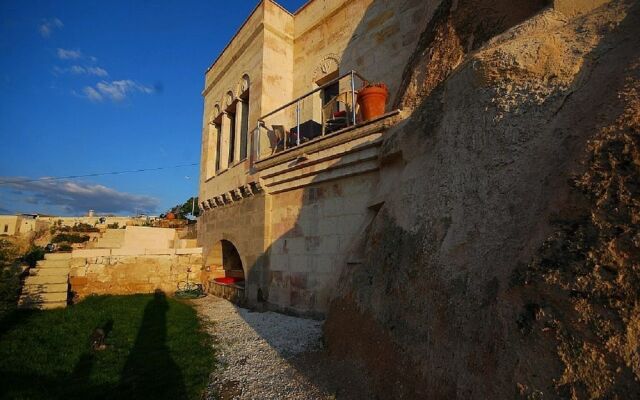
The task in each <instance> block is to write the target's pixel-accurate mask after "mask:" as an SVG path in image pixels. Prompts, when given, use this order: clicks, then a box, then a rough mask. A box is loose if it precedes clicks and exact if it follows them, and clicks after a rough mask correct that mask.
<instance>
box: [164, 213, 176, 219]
mask: <svg viewBox="0 0 640 400" xmlns="http://www.w3.org/2000/svg"><path fill="white" fill-rule="evenodd" d="M165 218H166V219H176V215H175V214H174V213H172V212H170V213H168V214H167V215H166V216H165Z"/></svg>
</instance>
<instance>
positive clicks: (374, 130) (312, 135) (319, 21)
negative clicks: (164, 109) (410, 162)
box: [198, 0, 439, 316]
mask: <svg viewBox="0 0 640 400" xmlns="http://www.w3.org/2000/svg"><path fill="white" fill-rule="evenodd" d="M438 3H439V2H438V1H419V0H407V1H392V0H311V1H309V2H308V3H306V4H305V5H304V6H303V7H302V8H300V9H299V10H297V11H296V12H295V13H292V12H290V11H288V10H286V9H284V8H283V7H282V6H280V5H278V4H277V3H276V2H274V1H272V0H263V1H261V2H260V3H259V4H258V5H257V6H256V8H255V9H254V10H253V12H252V13H251V15H250V16H249V17H248V18H247V20H246V21H245V22H244V24H243V25H242V26H241V27H240V29H239V30H238V32H237V33H236V34H235V36H234V37H233V39H232V40H231V42H230V43H229V44H228V45H227V47H226V48H225V49H224V50H223V52H222V53H221V54H220V55H219V56H218V57H217V59H216V60H215V61H214V63H213V64H212V65H211V67H210V68H209V69H208V70H207V71H206V73H205V85H204V90H203V92H202V96H203V98H204V118H203V131H202V155H201V170H200V193H199V195H200V197H199V198H200V199H201V203H200V208H201V210H202V214H201V217H200V218H199V233H198V241H199V244H200V245H201V246H202V247H203V248H204V264H205V269H206V270H207V271H211V274H212V276H213V277H223V276H226V277H228V278H235V279H244V282H241V283H239V284H235V285H231V286H226V287H224V288H221V290H220V293H225V294H226V295H228V296H232V297H233V298H236V299H241V300H243V301H244V302H246V303H248V304H249V305H258V304H259V303H262V305H263V306H265V307H267V308H270V309H274V310H279V311H284V312H291V313H296V314H302V315H309V316H322V315H324V314H325V312H326V311H327V308H328V302H329V299H330V297H331V294H332V291H334V289H335V287H336V285H337V283H338V278H339V276H340V272H341V270H342V269H343V268H348V267H349V265H352V264H354V263H358V262H359V259H358V249H357V248H356V247H354V246H355V239H357V238H359V237H362V235H364V234H365V232H366V229H367V227H368V225H369V223H370V221H371V220H372V218H373V216H374V215H375V213H376V210H377V209H378V208H379V206H380V201H379V200H378V199H381V198H383V197H384V194H385V190H386V188H385V187H383V186H384V185H380V184H379V181H381V179H380V178H381V174H384V173H387V172H381V161H380V160H379V159H378V151H379V146H380V144H381V138H382V135H384V132H385V130H386V129H387V128H389V127H390V126H392V125H393V124H396V123H398V121H399V120H401V119H402V112H401V111H400V110H392V109H391V106H390V104H393V100H394V99H393V97H394V94H395V92H396V91H397V89H398V88H399V86H400V84H401V81H402V75H403V71H404V67H405V65H406V64H407V62H408V58H409V56H410V54H411V53H412V51H413V50H414V49H415V47H416V44H417V41H418V39H419V36H420V33H421V28H420V27H418V26H417V24H416V22H417V21H424V20H425V19H428V18H430V15H431V14H433V12H434V8H435V7H436V6H437V4H438ZM365 81H368V82H384V83H385V84H386V85H387V86H388V88H389V101H388V102H387V110H386V113H385V114H383V115H382V116H379V117H377V118H374V119H370V120H368V121H364V120H363V117H362V115H361V113H360V112H359V110H358V107H357V106H354V105H355V104H356V103H357V96H358V91H359V89H360V88H361V87H363V85H364V82H365ZM389 173H393V171H390V172H389ZM214 287H216V286H215V284H214ZM222 289H223V290H222Z"/></svg>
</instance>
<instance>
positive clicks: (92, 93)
mask: <svg viewBox="0 0 640 400" xmlns="http://www.w3.org/2000/svg"><path fill="white" fill-rule="evenodd" d="M82 93H84V95H85V96H86V97H87V98H88V99H89V100H91V101H102V95H101V94H100V93H98V91H97V90H95V89H94V88H92V87H91V86H85V87H84V89H82Z"/></svg>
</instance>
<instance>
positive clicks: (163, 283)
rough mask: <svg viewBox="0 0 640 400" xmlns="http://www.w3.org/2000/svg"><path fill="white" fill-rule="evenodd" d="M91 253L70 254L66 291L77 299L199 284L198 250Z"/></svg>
mask: <svg viewBox="0 0 640 400" xmlns="http://www.w3.org/2000/svg"><path fill="white" fill-rule="evenodd" d="M126 250H127V249H92V250H77V251H74V252H73V255H72V259H71V264H70V265H71V269H70V273H69V283H70V290H71V291H72V292H74V296H76V297H77V298H78V299H81V298H84V297H86V296H88V295H90V294H134V293H152V292H154V291H155V290H157V289H160V290H162V291H164V292H167V293H174V292H175V290H176V286H177V284H178V282H180V281H184V280H186V279H187V270H188V269H190V270H191V271H192V272H191V273H190V274H189V279H190V280H191V281H192V282H198V283H201V282H202V280H203V278H204V276H203V275H202V272H201V270H200V269H201V267H202V249H201V248H190V249H161V250H158V251H154V250H153V249H143V250H142V252H140V251H138V252H137V254H131V253H133V252H131V251H129V253H130V254H127V251H126Z"/></svg>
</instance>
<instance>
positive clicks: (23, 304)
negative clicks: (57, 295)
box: [18, 297, 67, 310]
mask: <svg viewBox="0 0 640 400" xmlns="http://www.w3.org/2000/svg"><path fill="white" fill-rule="evenodd" d="M18 307H20V308H35V309H40V310H51V309H53V308H65V307H67V300H66V298H65V300H60V301H41V300H36V299H33V298H30V297H24V298H23V297H20V300H19V301H18Z"/></svg>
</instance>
